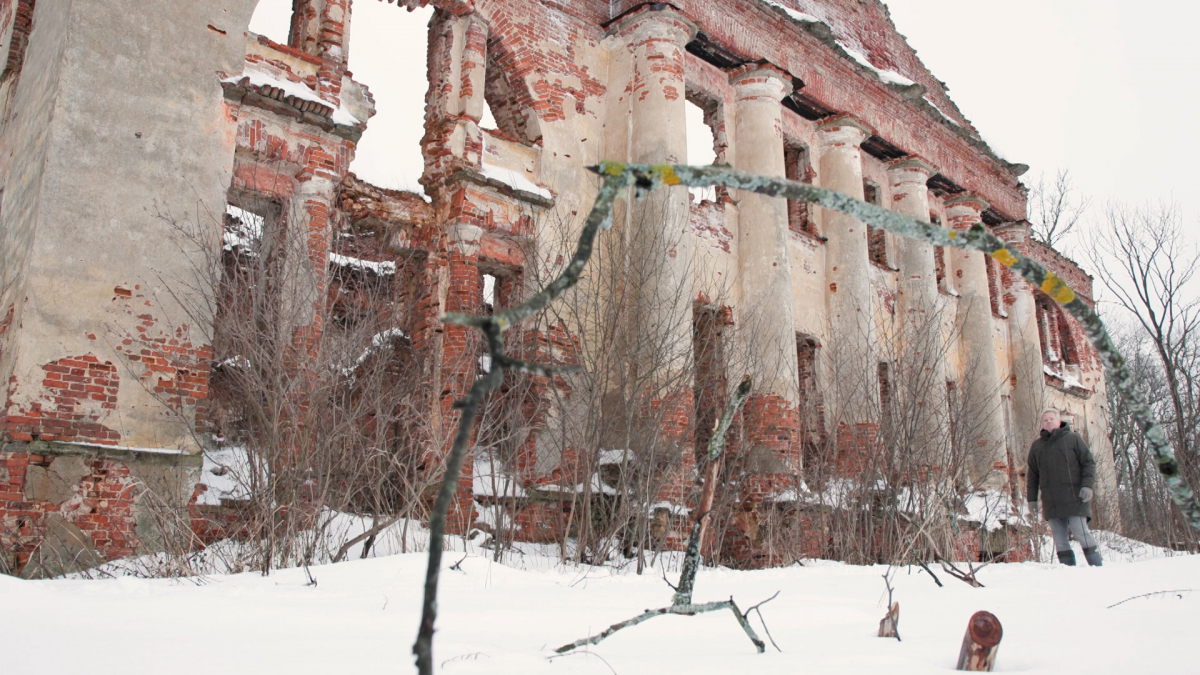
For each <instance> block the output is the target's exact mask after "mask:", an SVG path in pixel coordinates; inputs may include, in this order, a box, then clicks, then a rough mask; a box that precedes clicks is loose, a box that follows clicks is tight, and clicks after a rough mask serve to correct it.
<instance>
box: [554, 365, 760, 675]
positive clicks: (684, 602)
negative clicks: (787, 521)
mask: <svg viewBox="0 0 1200 675" xmlns="http://www.w3.org/2000/svg"><path fill="white" fill-rule="evenodd" d="M749 396H750V376H749V375H747V376H745V377H743V378H742V382H741V384H739V385H738V388H737V390H736V391H734V394H733V396H732V397H731V398H730V399H729V403H728V404H726V406H725V410H724V412H722V413H721V419H720V422H718V424H717V428H716V430H715V431H714V432H713V435H712V438H711V439H709V441H708V451H707V453H706V455H705V457H706V459H707V460H708V461H709V462H710V464H711V463H715V462H716V461H717V460H718V459H719V458H720V457H721V450H722V448H724V447H725V434H726V433H727V432H728V431H729V426H730V424H732V423H733V416H734V414H736V413H737V411H738V408H741V407H742V404H743V403H745V402H746V399H747V398H748V397H749ZM710 487H714V488H715V486H708V485H706V486H705V489H706V490H708V489H709V488H710ZM706 516H708V511H707V510H706V509H704V508H701V509H697V511H696V519H695V520H694V521H693V522H692V533H691V536H690V537H688V545H687V553H685V554H684V559H683V569H682V570H681V571H680V573H679V585H678V586H672V588H674V589H675V595H674V597H673V598H672V600H671V606H670V607H660V608H658V609H648V610H646V611H645V612H642V613H641V614H639V615H637V616H635V617H633V618H632V619H627V620H625V621H622V622H620V623H614V624H613V625H611V626H609V627H608V628H607V629H605V630H604V631H602V632H600V633H597V634H596V635H593V636H591V637H588V638H584V639H582V640H576V641H575V642H572V643H570V644H567V645H563V646H561V647H559V648H558V649H556V650H555V651H556V652H558V653H559V654H562V653H565V652H569V651H571V650H572V649H576V648H578V647H582V646H584V645H594V644H598V643H599V642H600V641H601V640H603V639H604V638H606V637H608V636H609V635H612V634H613V633H615V632H617V631H619V630H621V629H622V628H628V627H629V626H636V625H638V624H639V623H641V622H643V621H646V620H648V619H652V618H654V617H656V616H662V615H664V614H679V615H683V616H695V615H696V614H702V613H704V612H715V611H718V610H722V609H730V610H732V611H733V614H734V616H736V617H737V621H738V624H739V625H740V626H741V627H742V630H744V631H745V632H746V636H747V637H749V638H750V641H751V642H753V643H754V647H755V648H756V649H758V653H759V654H761V653H763V652H764V651H766V649H767V646H766V644H765V643H764V642H763V641H762V640H761V639H760V638H759V637H758V635H757V634H756V633H755V632H754V629H753V628H752V627H751V626H750V621H749V619H748V618H747V617H748V615H749V614H750V612H751V611H758V608H759V607H761V606H763V605H764V604H766V603H768V602H770V601H772V600H774V599H775V598H776V597H777V596H778V595H779V592H778V591H776V592H775V595H772V596H771V597H769V598H767V599H766V600H763V601H762V602H760V603H758V604H757V605H754V606H753V607H751V608H750V609H748V610H746V611H745V612H744V613H743V612H741V611H739V610H738V606H737V604H736V603H735V602H734V601H733V598H730V599H728V600H723V601H721V602H706V603H704V604H701V605H694V604H692V589H693V588H694V587H695V585H696V571H697V569H699V567H700V540H701V539H702V537H703V529H704V528H703V525H704V520H705V517H706ZM663 580H664V581H666V575H665V574H664V575H663ZM667 585H668V586H670V585H671V582H669V581H668V582H667ZM758 618H759V620H762V618H763V617H762V612H761V611H759V612H758ZM763 630H766V631H767V636H768V637H770V635H771V632H770V631H769V630H767V623H766V621H763ZM771 644H772V645H775V649H779V645H776V644H775V640H774V639H773V638H772V639H771ZM780 651H782V650H780Z"/></svg>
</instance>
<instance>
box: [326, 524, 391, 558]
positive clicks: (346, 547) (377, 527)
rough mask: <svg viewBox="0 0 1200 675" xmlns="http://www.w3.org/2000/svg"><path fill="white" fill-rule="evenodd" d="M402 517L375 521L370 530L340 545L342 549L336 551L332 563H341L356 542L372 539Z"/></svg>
mask: <svg viewBox="0 0 1200 675" xmlns="http://www.w3.org/2000/svg"><path fill="white" fill-rule="evenodd" d="M403 517H404V515H403V514H400V515H397V516H392V517H390V518H386V519H384V520H380V521H376V522H375V524H374V525H372V526H371V527H370V529H368V530H366V531H365V532H363V533H362V534H360V535H358V536H357V537H354V538H353V539H351V540H350V541H348V542H346V543H344V544H342V547H341V548H339V549H338V550H337V553H336V554H334V556H333V562H341V561H342V558H345V557H346V554H347V553H349V552H350V549H352V548H354V545H355V544H357V543H358V542H360V541H362V540H364V539H368V538H370V537H374V536H375V535H377V534H379V533H380V532H383V531H384V530H386V529H388V528H389V527H391V526H392V525H394V524H395V523H396V522H397V521H399V520H400V519H401V518H403Z"/></svg>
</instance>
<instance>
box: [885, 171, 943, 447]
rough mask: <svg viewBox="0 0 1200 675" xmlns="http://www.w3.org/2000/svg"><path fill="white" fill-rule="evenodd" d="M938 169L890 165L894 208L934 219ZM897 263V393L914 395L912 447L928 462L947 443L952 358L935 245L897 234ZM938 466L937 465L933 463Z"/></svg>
mask: <svg viewBox="0 0 1200 675" xmlns="http://www.w3.org/2000/svg"><path fill="white" fill-rule="evenodd" d="M934 173H936V170H935V169H934V168H933V167H932V166H930V165H929V164H928V163H927V162H925V161H924V160H922V159H920V158H918V157H906V158H904V159H900V160H897V161H895V162H893V163H892V164H891V165H890V166H889V167H888V178H889V180H890V181H891V187H892V210H894V211H896V212H897V213H901V214H904V215H906V216H908V217H909V218H912V219H914V220H920V221H923V222H928V221H929V187H928V186H927V185H926V182H927V181H928V180H929V177H930V176H932V175H933V174H934ZM896 264H897V267H898V268H899V270H900V274H899V284H898V288H897V298H896V310H897V312H896V314H897V324H898V325H897V327H896V329H897V330H896V332H897V342H898V343H899V344H898V345H897V347H898V353H899V359H898V363H897V367H896V370H897V373H896V379H897V382H898V383H899V386H897V387H895V390H896V395H897V396H913V397H914V398H916V399H917V400H916V401H913V404H914V406H913V407H912V408H908V409H911V410H914V411H916V414H917V415H918V416H919V417H920V420H919V421H918V424H916V425H915V428H914V437H913V438H910V439H908V445H909V447H910V448H911V449H912V450H914V451H916V452H918V453H919V456H920V458H921V459H922V460H923V461H924V462H927V463H934V462H937V460H938V459H939V457H938V455H937V452H936V451H937V449H938V448H939V447H945V443H944V441H945V439H946V438H947V434H946V431H947V427H946V410H947V406H946V384H945V383H946V363H945V345H944V343H943V339H942V318H941V306H942V303H941V302H940V301H939V298H938V288H937V275H936V270H935V269H934V263H933V245H932V244H929V243H926V242H923V241H919V240H916V239H909V238H908V237H897V238H896ZM933 465H935V466H936V465H937V464H933Z"/></svg>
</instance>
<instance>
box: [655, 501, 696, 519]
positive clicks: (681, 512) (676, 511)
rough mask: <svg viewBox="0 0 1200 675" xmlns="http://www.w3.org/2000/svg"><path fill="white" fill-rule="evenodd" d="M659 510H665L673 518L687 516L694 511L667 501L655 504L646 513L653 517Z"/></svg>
mask: <svg viewBox="0 0 1200 675" xmlns="http://www.w3.org/2000/svg"><path fill="white" fill-rule="evenodd" d="M659 509H665V510H666V511H667V512H668V513H670V514H671V515H673V516H686V515H687V514H689V513H691V512H692V509H691V508H689V507H687V506H683V505H680V504H672V503H671V502H666V501H663V502H655V503H653V504H651V505H650V508H649V509H647V511H646V512H647V513H649V514H651V515H653V514H654V512H655V511H657V510H659Z"/></svg>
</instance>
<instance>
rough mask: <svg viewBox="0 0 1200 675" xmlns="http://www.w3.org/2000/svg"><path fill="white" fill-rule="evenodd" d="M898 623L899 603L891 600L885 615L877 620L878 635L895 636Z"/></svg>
mask: <svg viewBox="0 0 1200 675" xmlns="http://www.w3.org/2000/svg"><path fill="white" fill-rule="evenodd" d="M899 624H900V603H898V602H893V603H892V607H891V609H889V610H888V613H887V616H885V617H883V618H882V619H880V620H879V637H896V636H897V633H896V629H897V628H899Z"/></svg>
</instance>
